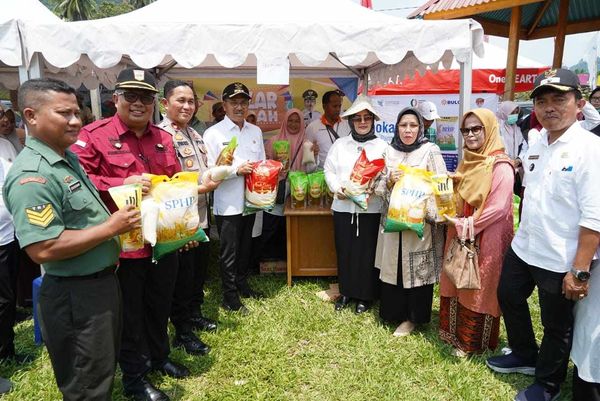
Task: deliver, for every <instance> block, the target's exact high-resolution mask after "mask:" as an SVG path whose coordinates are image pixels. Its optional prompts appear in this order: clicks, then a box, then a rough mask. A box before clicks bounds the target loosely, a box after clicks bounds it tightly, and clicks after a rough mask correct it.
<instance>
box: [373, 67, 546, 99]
mask: <svg viewBox="0 0 600 401" xmlns="http://www.w3.org/2000/svg"><path fill="white" fill-rule="evenodd" d="M545 70H547V68H519V69H517V75H516V78H515V81H516V82H515V92H525V91H530V90H532V89H533V81H534V80H535V77H536V76H537V75H539V74H541V73H542V72H544V71H545ZM505 75H506V70H504V69H489V70H484V69H482V70H473V90H472V92H473V93H498V94H502V93H504V82H505V80H506V78H505ZM459 91H460V71H459V70H440V71H438V72H437V73H435V74H434V73H432V72H431V71H427V72H426V73H425V75H423V76H420V75H419V74H416V75H415V77H414V78H406V79H405V80H404V81H401V82H398V83H390V84H388V85H385V86H381V87H375V88H372V89H371V90H369V95H403V94H410V93H458V92H459Z"/></svg>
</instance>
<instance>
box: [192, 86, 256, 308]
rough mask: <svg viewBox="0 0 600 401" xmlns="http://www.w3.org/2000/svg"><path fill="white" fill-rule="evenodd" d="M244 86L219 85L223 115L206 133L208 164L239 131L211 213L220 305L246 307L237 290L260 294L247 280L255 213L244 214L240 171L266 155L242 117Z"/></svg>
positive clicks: (247, 97)
mask: <svg viewBox="0 0 600 401" xmlns="http://www.w3.org/2000/svg"><path fill="white" fill-rule="evenodd" d="M250 98H251V97H250V92H249V91H248V88H247V87H246V86H245V85H243V84H241V83H239V82H234V83H232V84H230V85H227V86H226V87H225V89H223V107H224V109H225V118H224V119H223V121H221V122H219V123H217V124H215V125H213V126H212V127H210V128H209V129H207V130H206V132H205V133H204V143H205V144H206V148H207V151H208V166H209V167H212V166H214V165H215V163H216V161H217V158H218V157H219V154H220V153H221V151H222V150H223V148H225V146H227V144H229V142H230V141H231V139H232V138H233V137H237V143H238V145H237V148H236V150H235V152H234V154H233V164H232V165H233V166H234V167H236V172H235V173H234V174H232V175H231V176H229V177H227V178H225V180H224V181H223V182H222V183H221V185H220V186H219V187H218V188H217V189H216V190H215V191H214V205H213V213H214V215H215V220H216V222H217V229H218V231H219V238H220V247H221V248H220V255H219V258H220V263H221V280H222V286H223V304H222V307H223V308H224V309H225V310H229V311H240V312H242V313H247V312H248V310H247V309H246V307H245V306H244V305H243V304H242V302H241V300H240V296H241V297H244V298H248V297H253V298H258V297H260V294H259V293H258V292H256V291H254V290H252V289H251V288H250V286H249V285H248V275H249V262H250V254H251V251H252V247H251V242H252V226H253V225H254V219H255V215H254V214H250V215H247V216H244V215H243V211H244V176H245V175H247V174H250V172H251V171H252V164H251V162H255V161H258V160H264V159H265V147H264V144H263V138H262V131H261V130H260V128H258V127H257V126H256V125H252V124H250V123H248V122H246V120H245V118H246V114H247V113H248V106H249V105H250Z"/></svg>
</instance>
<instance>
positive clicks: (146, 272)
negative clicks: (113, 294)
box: [118, 253, 179, 389]
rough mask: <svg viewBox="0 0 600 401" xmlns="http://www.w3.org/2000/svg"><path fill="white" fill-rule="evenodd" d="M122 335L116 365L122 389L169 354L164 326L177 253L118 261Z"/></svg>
mask: <svg viewBox="0 0 600 401" xmlns="http://www.w3.org/2000/svg"><path fill="white" fill-rule="evenodd" d="M120 262H121V265H120V266H119V270H118V276H119V282H120V284H121V292H122V294H123V335H122V336H121V352H120V354H119V364H120V366H121V371H122V372H123V387H125V388H126V389H127V388H128V387H129V386H131V385H134V384H135V383H136V382H137V380H139V379H141V378H142V377H143V376H144V375H145V374H146V373H147V372H148V371H149V369H150V368H151V366H152V365H154V366H158V365H160V364H162V363H164V362H165V361H166V360H167V359H168V357H169V352H170V347H169V336H168V333H167V324H168V321H169V315H170V313H171V303H172V300H173V290H174V288H175V279H176V278H177V269H178V265H179V263H178V262H179V261H178V259H177V253H172V254H169V255H166V256H165V257H163V258H162V259H160V260H159V261H158V264H154V263H152V259H151V258H149V257H148V258H142V259H124V258H122V259H121V260H120Z"/></svg>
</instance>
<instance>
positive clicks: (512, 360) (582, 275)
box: [487, 69, 600, 401]
mask: <svg viewBox="0 0 600 401" xmlns="http://www.w3.org/2000/svg"><path fill="white" fill-rule="evenodd" d="M531 97H532V99H533V104H534V110H535V113H536V116H537V118H538V120H539V121H540V123H541V124H542V126H543V127H544V129H543V130H542V131H541V139H540V140H539V141H538V142H537V143H535V144H534V145H532V146H531V148H530V149H529V153H528V154H527V156H526V158H525V160H523V166H524V170H525V176H524V179H523V186H524V187H525V195H524V199H523V212H522V214H521V224H520V227H519V230H518V231H517V233H516V235H515V237H514V239H513V241H512V244H511V247H510V248H509V250H508V251H507V253H506V255H505V259H504V264H503V266H502V274H501V277H500V283H499V285H498V300H499V303H500V307H501V309H502V314H503V317H504V323H505V325H506V332H507V335H508V343H509V345H510V347H511V349H512V352H511V353H510V354H507V355H501V356H496V357H492V358H489V359H488V360H487V365H488V366H489V367H490V368H491V369H492V370H494V371H496V372H499V373H515V372H517V373H524V374H528V375H534V376H535V382H534V383H533V384H532V385H530V386H529V387H527V388H526V389H524V390H522V391H521V392H519V393H518V394H517V396H516V398H515V400H516V401H551V400H556V399H558V397H559V394H560V385H561V384H562V382H563V381H564V380H565V377H566V374H567V365H568V362H569V352H570V349H571V339H572V334H573V307H574V306H575V304H576V302H578V301H580V300H582V299H584V298H585V297H586V296H587V294H588V280H589V278H590V272H591V268H592V266H593V265H594V264H595V263H596V260H595V259H597V257H598V245H599V244H600V190H599V189H598V188H599V187H598V175H599V174H600V157H599V155H600V138H598V137H597V136H595V135H594V134H592V133H591V132H589V131H587V130H585V129H583V128H582V127H581V125H580V123H579V122H578V121H577V114H578V113H579V112H580V111H581V108H582V107H583V105H584V104H585V101H584V100H583V99H582V95H581V92H580V89H579V80H578V79H577V76H576V75H575V74H574V73H573V72H571V71H569V70H564V69H557V70H548V71H546V72H545V73H543V74H541V75H539V76H538V77H537V78H536V80H535V89H534V90H533V92H532V93H531ZM535 287H537V288H538V295H539V304H540V310H541V317H542V326H543V327H544V336H543V338H542V342H541V344H540V346H539V347H538V345H537V343H536V340H535V335H534V332H533V326H532V323H531V316H530V313H529V306H528V304H527V299H528V298H529V296H530V295H531V294H532V292H533V290H534V288H535ZM596 313H597V311H596Z"/></svg>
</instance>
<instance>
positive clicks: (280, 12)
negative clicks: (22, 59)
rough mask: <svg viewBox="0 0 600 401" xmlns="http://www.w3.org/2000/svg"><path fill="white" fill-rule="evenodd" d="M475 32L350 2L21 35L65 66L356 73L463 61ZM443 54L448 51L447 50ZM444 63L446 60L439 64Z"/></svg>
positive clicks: (186, 12)
mask: <svg viewBox="0 0 600 401" xmlns="http://www.w3.org/2000/svg"><path fill="white" fill-rule="evenodd" d="M482 43H483V30H482V29H481V26H480V25H479V24H478V23H476V22H474V21H470V20H452V21H423V20H405V19H401V18H397V17H392V16H389V15H384V14H381V13H377V12H374V11H372V10H368V9H366V8H364V7H361V6H360V5H358V4H356V3H354V2H351V1H349V0H327V1H323V0H303V1H302V4H301V5H298V6H294V5H292V4H291V3H290V2H288V1H283V0H254V1H248V0H219V1H198V0H157V1H156V2H154V3H152V4H150V5H148V6H146V7H144V8H141V9H139V10H136V11H133V12H131V13H127V14H123V15H120V16H116V17H111V18H105V19H101V20H92V21H81V22H69V23H64V24H61V25H60V26H58V25H57V24H45V23H42V24H39V25H38V26H36V29H34V30H32V31H31V32H29V33H28V35H27V46H28V49H29V54H32V53H33V52H40V53H41V54H42V55H43V56H44V59H45V60H46V61H47V62H49V63H50V64H52V65H54V66H56V67H59V68H65V67H68V66H70V65H72V64H74V63H76V62H78V60H79V59H80V57H81V56H82V55H84V54H85V55H87V56H88V57H89V59H90V60H91V61H92V62H93V64H94V65H95V66H97V67H100V68H110V67H113V66H115V65H117V63H119V62H120V61H121V60H122V58H123V56H127V57H129V58H130V59H131V60H132V61H133V63H135V64H136V65H138V66H140V67H142V68H153V67H156V66H160V65H165V64H167V63H169V62H171V61H173V60H174V61H175V62H176V63H178V64H179V66H181V67H185V68H203V67H208V65H206V64H210V67H213V65H212V64H214V62H215V61H216V63H217V66H220V67H226V68H235V67H239V66H242V65H244V63H246V64H247V63H248V60H253V59H252V58H251V57H249V56H254V57H255V59H254V60H255V61H254V63H255V62H256V60H258V61H269V60H275V59H280V58H288V59H289V60H290V63H291V68H292V70H293V69H294V68H296V67H299V68H301V67H312V68H325V69H329V68H331V69H338V70H341V69H344V68H345V67H344V66H343V65H341V64H340V63H339V62H337V61H335V60H334V58H333V57H332V56H331V55H330V54H331V53H335V55H336V56H337V57H338V58H339V59H340V60H341V61H342V63H344V64H346V65H349V66H353V67H356V68H357V69H363V68H369V67H371V66H374V65H375V64H377V63H384V64H397V63H399V62H400V61H402V60H403V59H405V56H407V54H408V57H407V59H408V58H413V59H414V61H412V62H411V63H409V67H410V68H413V67H414V65H415V64H420V65H431V64H436V63H438V62H439V61H440V60H441V59H442V56H444V55H446V62H449V61H451V58H450V59H448V54H450V57H454V58H456V59H458V60H459V61H463V60H465V59H466V58H467V57H468V55H469V54H471V51H472V50H474V51H475V53H476V54H482V52H483V47H482ZM448 52H450V53H448ZM448 64H449V63H448Z"/></svg>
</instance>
